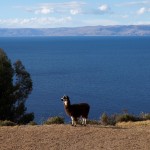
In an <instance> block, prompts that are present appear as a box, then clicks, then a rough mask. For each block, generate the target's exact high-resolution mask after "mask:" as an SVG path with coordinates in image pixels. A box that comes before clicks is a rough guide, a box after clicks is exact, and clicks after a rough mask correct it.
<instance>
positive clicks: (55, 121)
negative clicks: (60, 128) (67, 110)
mask: <svg viewBox="0 0 150 150" xmlns="http://www.w3.org/2000/svg"><path fill="white" fill-rule="evenodd" d="M44 124H46V125H50V124H64V118H63V117H59V116H56V117H50V118H49V119H48V120H47V121H45V122H44Z"/></svg>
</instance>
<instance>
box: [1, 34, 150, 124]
mask: <svg viewBox="0 0 150 150" xmlns="http://www.w3.org/2000/svg"><path fill="white" fill-rule="evenodd" d="M0 47H1V48H2V49H4V50H5V52H6V53H7V55H8V57H9V58H10V59H11V61H12V63H13V62H15V60H17V59H20V60H21V61H22V62H23V64H24V66H25V67H26V69H27V71H28V72H29V73H30V74H31V78H32V80H33V91H32V94H31V95H30V96H29V98H28V100H27V103H26V106H27V108H28V111H29V112H34V113H35V120H36V121H37V122H38V123H41V122H42V121H43V120H46V119H47V118H48V117H49V116H56V115H61V116H64V117H65V118H66V120H67V121H68V117H67V116H66V114H65V112H64V107H63V104H62V102H61V100H60V98H61V97H62V96H63V95H64V94H66V95H69V96H70V99H71V102H72V103H78V102H88V103H89V104H90V105H91V110H90V116H89V118H90V119H99V117H100V115H101V114H102V113H103V112H106V113H108V114H111V113H118V112H122V110H124V109H126V110H128V111H129V112H130V113H134V114H139V113H140V112H150V37H24V38H23V37H22V38H15V37H13V38H0Z"/></svg>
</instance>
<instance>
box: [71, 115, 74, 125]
mask: <svg viewBox="0 0 150 150" xmlns="http://www.w3.org/2000/svg"><path fill="white" fill-rule="evenodd" d="M71 125H72V126H73V125H74V118H73V117H72V116H71Z"/></svg>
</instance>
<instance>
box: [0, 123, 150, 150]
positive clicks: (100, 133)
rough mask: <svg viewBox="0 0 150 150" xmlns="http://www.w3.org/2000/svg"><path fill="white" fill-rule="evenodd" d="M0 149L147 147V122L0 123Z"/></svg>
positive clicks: (139, 149) (137, 149)
mask: <svg viewBox="0 0 150 150" xmlns="http://www.w3.org/2000/svg"><path fill="white" fill-rule="evenodd" d="M0 150H150V126H136V127H104V126H100V125H93V126H91V125H87V126H86V127H82V126H79V125H78V126H77V127H72V126H70V125H43V126H42V125H39V126H15V127H0Z"/></svg>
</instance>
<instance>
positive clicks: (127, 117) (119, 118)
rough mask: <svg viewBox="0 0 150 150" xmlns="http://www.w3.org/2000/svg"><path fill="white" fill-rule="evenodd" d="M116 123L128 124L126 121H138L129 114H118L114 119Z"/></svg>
mask: <svg viewBox="0 0 150 150" xmlns="http://www.w3.org/2000/svg"><path fill="white" fill-rule="evenodd" d="M115 118H116V119H115V120H116V123H117V122H128V121H138V120H140V119H139V118H138V117H136V116H134V115H131V114H118V115H116V117H115Z"/></svg>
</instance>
